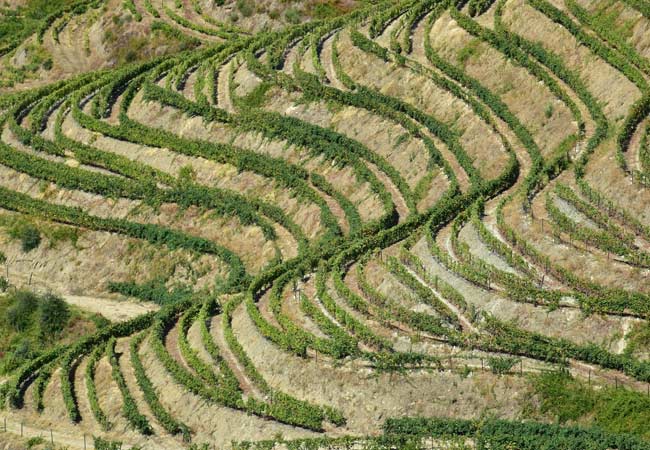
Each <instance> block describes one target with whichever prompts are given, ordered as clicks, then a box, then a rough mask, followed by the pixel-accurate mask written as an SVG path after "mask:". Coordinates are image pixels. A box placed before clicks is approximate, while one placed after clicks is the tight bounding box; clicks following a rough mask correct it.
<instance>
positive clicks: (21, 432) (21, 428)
mask: <svg viewBox="0 0 650 450" xmlns="http://www.w3.org/2000/svg"><path fill="white" fill-rule="evenodd" d="M20 437H23V423H22V422H20Z"/></svg>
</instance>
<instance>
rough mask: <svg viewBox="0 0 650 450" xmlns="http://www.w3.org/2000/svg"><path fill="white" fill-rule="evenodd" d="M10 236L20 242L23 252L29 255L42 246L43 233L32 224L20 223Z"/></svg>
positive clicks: (12, 229)
mask: <svg viewBox="0 0 650 450" xmlns="http://www.w3.org/2000/svg"><path fill="white" fill-rule="evenodd" d="M9 236H10V237H12V238H13V239H18V240H19V241H20V245H21V248H22V250H23V252H25V253H27V252H29V251H31V250H34V249H35V248H36V247H38V246H39V245H41V232H40V231H38V228H36V227H35V226H34V225H32V224H30V223H19V224H16V225H15V226H13V227H12V228H11V229H10V230H9Z"/></svg>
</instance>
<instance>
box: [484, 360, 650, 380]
mask: <svg viewBox="0 0 650 450" xmlns="http://www.w3.org/2000/svg"><path fill="white" fill-rule="evenodd" d="M481 370H485V367H484V366H483V358H481ZM648 386H650V384H648Z"/></svg>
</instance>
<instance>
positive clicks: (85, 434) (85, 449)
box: [84, 433, 86, 450]
mask: <svg viewBox="0 0 650 450" xmlns="http://www.w3.org/2000/svg"><path fill="white" fill-rule="evenodd" d="M84 450H86V433H84Z"/></svg>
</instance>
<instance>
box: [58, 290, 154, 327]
mask: <svg viewBox="0 0 650 450" xmlns="http://www.w3.org/2000/svg"><path fill="white" fill-rule="evenodd" d="M62 298H63V300H65V301H66V302H67V303H69V304H71V305H75V306H78V307H79V308H81V309H84V310H86V311H89V312H91V313H97V314H101V315H102V316H104V317H106V318H107V319H109V320H111V321H115V322H123V321H126V320H129V319H133V318H134V317H138V316H140V315H142V314H146V313H149V312H152V311H157V310H158V309H159V306H158V305H156V304H153V303H145V302H141V303H135V302H132V301H129V300H113V299H109V298H101V297H85V296H81V295H65V294H64V295H62Z"/></svg>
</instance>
